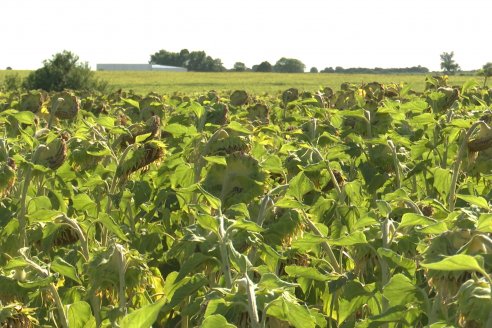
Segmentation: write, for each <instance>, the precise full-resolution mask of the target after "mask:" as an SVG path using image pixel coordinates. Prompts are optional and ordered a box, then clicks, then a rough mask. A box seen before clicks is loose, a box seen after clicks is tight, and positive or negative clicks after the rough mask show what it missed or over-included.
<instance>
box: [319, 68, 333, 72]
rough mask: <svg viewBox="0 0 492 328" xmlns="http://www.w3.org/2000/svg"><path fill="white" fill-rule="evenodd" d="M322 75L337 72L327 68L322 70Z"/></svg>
mask: <svg viewBox="0 0 492 328" xmlns="http://www.w3.org/2000/svg"><path fill="white" fill-rule="evenodd" d="M321 73H335V70H334V69H333V67H325V68H324V69H322V70H321Z"/></svg>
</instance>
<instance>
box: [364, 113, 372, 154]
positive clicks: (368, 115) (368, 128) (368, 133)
mask: <svg viewBox="0 0 492 328" xmlns="http://www.w3.org/2000/svg"><path fill="white" fill-rule="evenodd" d="M364 116H365V117H366V119H367V137H368V138H369V139H371V138H372V125H371V112H370V111H368V110H364ZM369 147H371V145H370V144H369Z"/></svg>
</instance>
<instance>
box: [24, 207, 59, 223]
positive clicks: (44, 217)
mask: <svg viewBox="0 0 492 328" xmlns="http://www.w3.org/2000/svg"><path fill="white" fill-rule="evenodd" d="M61 214H62V212H60V211H55V210H46V209H44V210H37V211H34V212H33V213H32V214H29V219H30V221H31V222H53V220H54V219H55V218H56V217H58V216H60V215H61Z"/></svg>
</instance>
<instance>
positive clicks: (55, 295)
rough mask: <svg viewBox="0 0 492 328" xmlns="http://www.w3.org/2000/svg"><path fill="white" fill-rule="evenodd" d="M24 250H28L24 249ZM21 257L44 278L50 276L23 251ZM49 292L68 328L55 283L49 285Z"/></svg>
mask: <svg viewBox="0 0 492 328" xmlns="http://www.w3.org/2000/svg"><path fill="white" fill-rule="evenodd" d="M24 250H26V249H25V248H24ZM19 253H20V254H21V256H22V257H23V258H24V260H25V261H26V262H27V263H28V264H29V266H30V267H31V268H33V269H34V270H36V271H37V272H39V274H40V275H41V276H42V277H43V278H47V277H49V275H50V272H49V271H48V270H47V269H44V268H42V267H41V266H40V265H38V264H37V263H36V262H34V261H32V260H31V259H29V258H28V257H27V255H26V254H25V253H24V252H23V251H19ZM48 290H49V292H50V294H51V296H52V297H53V300H54V301H55V305H56V309H57V311H58V315H59V316H60V322H61V325H62V327H63V328H68V319H67V316H66V314H65V309H64V308H63V303H62V301H61V298H60V294H58V290H57V289H56V287H55V285H54V284H53V283H51V284H49V286H48Z"/></svg>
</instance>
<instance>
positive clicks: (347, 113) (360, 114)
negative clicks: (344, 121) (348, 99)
mask: <svg viewBox="0 0 492 328" xmlns="http://www.w3.org/2000/svg"><path fill="white" fill-rule="evenodd" d="M338 114H340V116H342V117H357V118H360V119H362V120H364V121H365V122H367V118H366V115H365V113H364V110H363V109H355V110H344V111H340V112H338Z"/></svg>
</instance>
